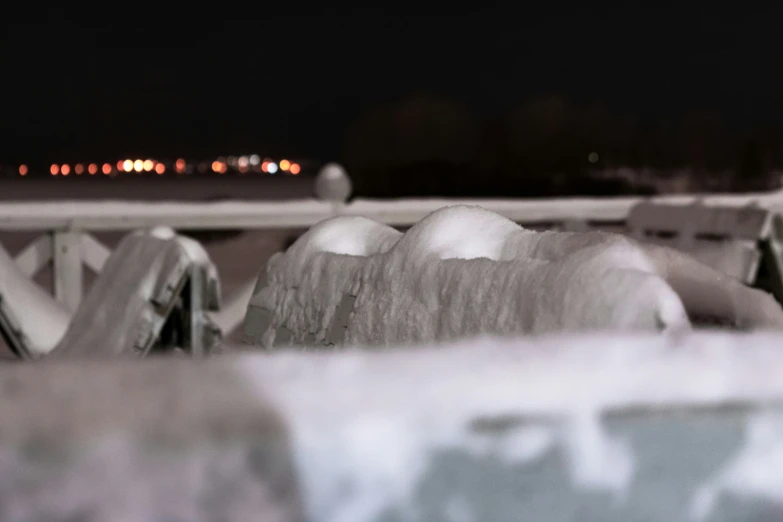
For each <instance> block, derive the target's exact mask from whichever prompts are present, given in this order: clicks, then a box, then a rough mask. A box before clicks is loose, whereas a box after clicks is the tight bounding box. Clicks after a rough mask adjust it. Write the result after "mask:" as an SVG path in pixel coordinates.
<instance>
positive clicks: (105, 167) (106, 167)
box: [101, 163, 111, 176]
mask: <svg viewBox="0 0 783 522" xmlns="http://www.w3.org/2000/svg"><path fill="white" fill-rule="evenodd" d="M101 172H103V173H104V174H106V175H107V176H108V175H109V174H111V165H109V164H108V163H104V164H103V168H102V169H101Z"/></svg>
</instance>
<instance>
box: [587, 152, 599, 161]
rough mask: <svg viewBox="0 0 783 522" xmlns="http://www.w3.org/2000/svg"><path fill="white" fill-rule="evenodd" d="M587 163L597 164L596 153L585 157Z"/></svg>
mask: <svg viewBox="0 0 783 522" xmlns="http://www.w3.org/2000/svg"><path fill="white" fill-rule="evenodd" d="M587 161H589V162H590V163H597V162H598V153H597V152H591V153H590V154H588V155H587Z"/></svg>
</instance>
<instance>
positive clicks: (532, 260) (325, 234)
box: [246, 206, 690, 347]
mask: <svg viewBox="0 0 783 522" xmlns="http://www.w3.org/2000/svg"><path fill="white" fill-rule="evenodd" d="M253 309H255V310H256V311H258V310H261V311H262V312H263V314H264V315H265V317H267V320H268V323H269V324H268V325H264V328H263V329H262V330H263V331H262V332H261V333H259V334H257V335H256V336H255V338H253V339H249V341H251V342H253V343H254V344H258V345H261V346H265V347H272V346H284V345H288V344H292V343H293V344H305V345H306V344H327V345H328V344H334V345H342V344H347V345H355V344H362V345H390V344H398V343H407V342H428V341H444V340H449V339H455V338H458V337H463V336H466V335H476V334H500V335H503V334H521V333H536V334H537V333H546V332H554V331H583V330H607V329H611V330H647V331H666V330H672V329H680V328H688V327H689V326H690V323H689V320H688V316H687V314H686V312H685V309H684V307H683V304H682V302H681V300H680V298H679V297H678V296H677V294H676V293H675V292H674V290H672V288H671V287H670V286H669V284H667V282H666V281H665V280H664V278H663V277H662V276H661V275H660V274H659V273H658V272H657V270H656V268H655V265H654V263H653V262H652V261H651V260H650V259H649V258H648V256H647V255H646V253H645V251H644V249H643V248H641V247H640V246H638V245H637V244H636V243H634V242H632V241H631V240H630V239H627V238H624V237H622V236H619V235H614V234H605V233H601V232H590V233H563V232H534V231H530V230H526V229H524V228H522V227H521V226H519V225H517V224H516V223H514V222H513V221H510V220H509V219H506V218H505V217H503V216H500V215H498V214H495V213H493V212H489V211H487V210H484V209H482V208H480V207H470V206H452V207H445V208H442V209H440V210H437V211H435V212H433V213H431V214H429V215H428V216H426V217H425V218H424V219H422V220H421V221H420V222H419V223H417V224H416V225H414V226H413V227H412V228H411V229H409V230H408V231H407V232H406V233H404V234H402V233H400V232H399V231H397V230H395V229H393V228H391V227H389V226H386V225H383V224H380V223H377V222H374V221H372V220H370V219H367V218H363V217H356V216H344V217H336V218H332V219H328V220H325V221H323V222H321V223H319V224H317V225H315V226H314V227H313V228H311V229H310V230H309V231H308V232H307V233H305V234H304V235H303V236H302V237H300V238H299V239H298V240H297V242H296V243H294V244H293V245H292V246H291V248H289V249H288V251H287V252H285V253H280V254H277V255H275V256H274V257H272V259H270V261H269V263H268V264H267V266H266V272H265V274H262V276H261V278H260V281H259V285H258V287H257V290H256V293H255V295H254V297H253V299H252V300H251V302H250V310H249V311H248V319H246V325H247V321H250V317H251V312H252V311H253ZM246 331H247V329H246Z"/></svg>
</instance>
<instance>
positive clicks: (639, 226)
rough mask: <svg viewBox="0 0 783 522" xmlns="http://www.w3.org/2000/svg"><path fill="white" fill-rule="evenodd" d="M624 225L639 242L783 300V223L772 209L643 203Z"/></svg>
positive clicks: (631, 212) (632, 211) (634, 210)
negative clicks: (680, 253) (661, 247)
mask: <svg viewBox="0 0 783 522" xmlns="http://www.w3.org/2000/svg"><path fill="white" fill-rule="evenodd" d="M626 226H627V228H628V231H629V234H630V235H631V236H632V237H633V238H635V239H637V240H639V241H644V242H649V243H656V244H659V245H665V246H669V247H672V248H676V249H678V250H682V251H684V252H688V253H689V254H690V255H692V256H693V257H695V258H696V259H698V260H699V261H701V262H702V263H705V264H707V265H709V266H711V267H712V268H715V269H716V270H719V271H721V272H723V273H726V274H728V275H730V276H732V277H734V278H736V279H738V280H740V281H742V282H743V283H745V284H747V285H751V286H757V287H760V288H764V289H766V290H768V291H770V292H772V293H773V294H774V295H775V297H777V299H778V301H780V302H783V259H781V241H783V219H782V218H781V216H779V215H777V214H776V213H774V212H772V211H770V210H768V209H765V208H761V207H758V206H745V207H716V206H706V205H702V204H699V203H696V204H690V205H672V204H662V203H653V202H643V203H639V204H638V205H635V206H634V207H633V208H632V209H631V211H630V213H629V215H628V219H627V221H626Z"/></svg>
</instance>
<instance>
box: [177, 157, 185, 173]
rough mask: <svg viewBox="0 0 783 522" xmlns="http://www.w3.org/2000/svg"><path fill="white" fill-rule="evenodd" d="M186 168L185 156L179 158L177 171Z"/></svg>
mask: <svg viewBox="0 0 783 522" xmlns="http://www.w3.org/2000/svg"><path fill="white" fill-rule="evenodd" d="M184 170H185V160H184V159H183V158H179V159H178V160H177V172H182V171H184Z"/></svg>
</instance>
